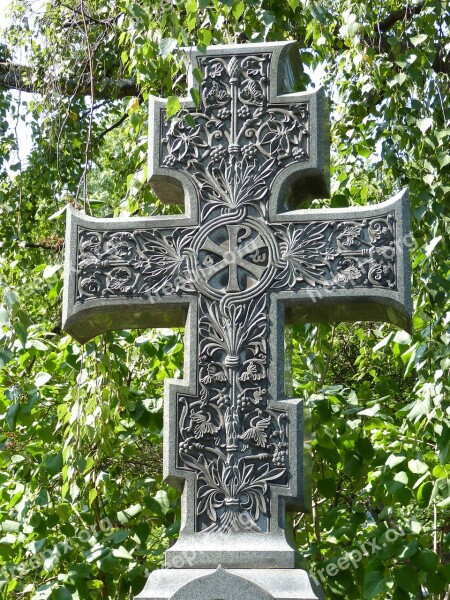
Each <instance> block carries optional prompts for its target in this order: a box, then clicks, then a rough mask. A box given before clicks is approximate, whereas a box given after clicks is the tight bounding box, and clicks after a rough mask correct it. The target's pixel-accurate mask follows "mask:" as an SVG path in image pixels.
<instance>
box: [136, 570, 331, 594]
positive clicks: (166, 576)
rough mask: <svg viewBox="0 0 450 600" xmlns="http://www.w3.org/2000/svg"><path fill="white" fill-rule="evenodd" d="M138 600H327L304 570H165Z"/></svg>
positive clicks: (151, 579)
mask: <svg viewBox="0 0 450 600" xmlns="http://www.w3.org/2000/svg"><path fill="white" fill-rule="evenodd" d="M135 600H325V596H324V595H323V592H322V590H321V589H320V588H319V587H318V586H317V585H316V584H315V583H314V581H313V580H312V579H311V578H310V577H309V576H308V573H307V572H306V571H303V570H302V569H223V568H222V567H220V566H219V567H218V568H217V569H215V570H214V569H161V570H159V571H154V572H153V573H152V574H151V575H150V577H149V579H148V581H147V584H146V586H145V588H144V589H143V590H142V592H141V593H140V594H139V595H138V596H136V599H135Z"/></svg>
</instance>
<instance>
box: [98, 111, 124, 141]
mask: <svg viewBox="0 0 450 600" xmlns="http://www.w3.org/2000/svg"><path fill="white" fill-rule="evenodd" d="M127 118H128V113H125V114H123V115H122V116H121V117H120V119H119V120H118V121H116V122H115V123H113V124H112V125H111V126H110V127H107V128H106V129H104V130H103V131H102V132H100V133H99V134H98V136H97V137H98V139H101V138H102V137H103V136H105V135H106V134H107V133H109V132H110V131H112V130H113V129H116V128H117V127H120V126H121V125H122V123H123V122H124V121H125V119H127Z"/></svg>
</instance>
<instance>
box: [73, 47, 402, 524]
mask: <svg viewBox="0 0 450 600" xmlns="http://www.w3.org/2000/svg"><path fill="white" fill-rule="evenodd" d="M270 59H271V55H270V54H268V53H261V54H255V55H251V56H244V55H239V56H221V57H217V56H216V57H201V58H200V59H199V67H200V68H201V70H202V74H203V80H202V84H201V88H200V97H201V103H200V107H199V108H198V110H195V111H194V110H193V111H190V118H189V119H186V118H185V116H186V115H182V116H181V117H177V118H173V119H171V120H170V121H168V122H166V120H165V114H164V111H161V131H162V144H161V146H160V148H161V152H160V157H159V158H160V167H161V168H163V169H164V168H167V169H178V170H181V171H184V172H186V173H187V174H188V175H189V177H191V179H192V180H193V182H194V184H195V185H196V187H197V189H198V192H199V200H200V219H199V225H197V226H195V227H194V226H190V227H167V226H164V225H161V226H158V227H157V226H153V227H152V228H149V229H145V228H142V229H138V228H134V229H131V228H130V229H129V230H123V231H111V230H108V231H93V230H90V229H88V228H86V227H80V228H79V229H78V261H77V281H76V289H75V302H78V303H83V302H89V301H90V300H92V299H96V298H119V297H123V298H131V297H132V298H146V299H148V300H149V301H150V302H158V301H164V299H165V298H166V297H169V296H178V297H180V296H186V295H192V294H194V295H196V296H197V297H198V298H199V301H198V307H199V323H198V330H197V342H198V357H197V361H198V369H197V379H196V386H197V390H196V393H195V394H194V393H193V394H192V395H190V394H178V395H177V397H176V407H177V427H178V429H177V435H176V440H177V442H176V443H177V467H178V468H179V469H187V470H189V471H193V472H194V473H195V477H196V483H197V487H196V494H197V497H196V516H195V518H196V529H197V531H221V532H225V533H226V532H230V531H243V530H247V531H248V530H251V531H255V532H267V531H270V518H271V507H270V503H271V487H272V486H288V485H289V481H290V477H291V475H290V473H289V453H288V449H289V427H290V426H292V427H293V426H295V424H291V423H289V419H288V416H287V414H286V413H285V412H283V411H282V410H280V409H275V408H273V404H274V403H273V401H272V400H273V399H272V398H271V397H270V394H269V381H268V365H269V360H270V359H271V356H270V352H271V350H270V348H269V347H268V346H269V341H268V340H269V306H270V302H271V299H270V298H271V291H272V290H274V291H277V290H290V291H292V292H301V291H302V290H308V289H317V288H330V289H332V288H340V289H344V288H353V287H363V288H374V287H376V288H385V289H394V288H395V287H396V251H395V243H396V239H395V220H394V217H393V215H392V214H386V215H384V216H383V217H377V218H373V219H354V220H349V219H345V217H344V216H343V218H341V219H334V220H325V219H324V220H316V221H309V222H308V221H307V220H305V221H303V222H302V221H300V219H298V220H296V221H295V222H291V223H278V224H271V223H270V222H269V221H268V218H267V214H268V210H267V206H268V199H269V197H270V191H271V186H272V182H273V180H274V178H275V176H276V175H277V174H278V173H279V172H280V171H281V170H282V169H284V168H285V167H287V166H289V165H291V164H293V163H296V162H298V163H300V162H301V161H305V160H307V159H308V158H309V110H308V103H307V102H304V103H298V104H292V105H288V106H286V104H281V103H280V104H270V103H269V97H270V89H269V85H270V84H269V81H270ZM243 517H244V518H243Z"/></svg>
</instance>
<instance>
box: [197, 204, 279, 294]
mask: <svg viewBox="0 0 450 600" xmlns="http://www.w3.org/2000/svg"><path fill="white" fill-rule="evenodd" d="M193 251H194V254H195V256H196V261H195V264H194V265H193V270H194V273H193V276H194V280H195V283H196V287H197V289H198V290H199V292H200V293H202V294H204V295H205V296H207V297H209V298H214V299H221V298H223V297H224V296H225V295H230V296H232V297H233V299H236V300H238V299H239V300H247V299H248V298H251V297H252V296H255V295H257V294H259V293H260V292H262V291H264V290H265V289H266V288H267V287H268V286H269V285H270V283H271V282H272V280H273V278H274V276H275V273H276V269H275V263H276V256H277V244H276V241H275V238H274V235H273V233H272V232H271V230H270V229H269V227H268V226H267V225H266V224H265V223H264V222H263V221H260V220H259V219H256V218H254V217H246V218H245V219H244V220H242V221H241V222H239V221H238V220H237V219H236V216H234V215H225V216H223V217H218V218H216V219H214V220H212V221H211V222H210V223H208V224H207V225H205V226H203V227H202V228H201V229H200V231H199V232H198V234H197V235H196V237H195V239H194V240H193Z"/></svg>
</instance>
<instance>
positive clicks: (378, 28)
mask: <svg viewBox="0 0 450 600" xmlns="http://www.w3.org/2000/svg"><path fill="white" fill-rule="evenodd" d="M424 6H425V2H419V3H418V4H415V5H414V6H406V7H405V8H400V9H399V10H394V11H393V12H391V13H390V14H389V15H388V16H387V17H385V18H384V19H383V20H381V21H380V22H379V23H377V24H376V25H375V27H374V29H375V33H377V34H380V33H386V32H387V31H389V30H390V29H392V27H393V26H394V25H395V24H396V23H398V22H399V21H403V20H404V19H410V18H411V17H413V16H414V15H418V14H420V13H421V12H422V10H423V8H424Z"/></svg>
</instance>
